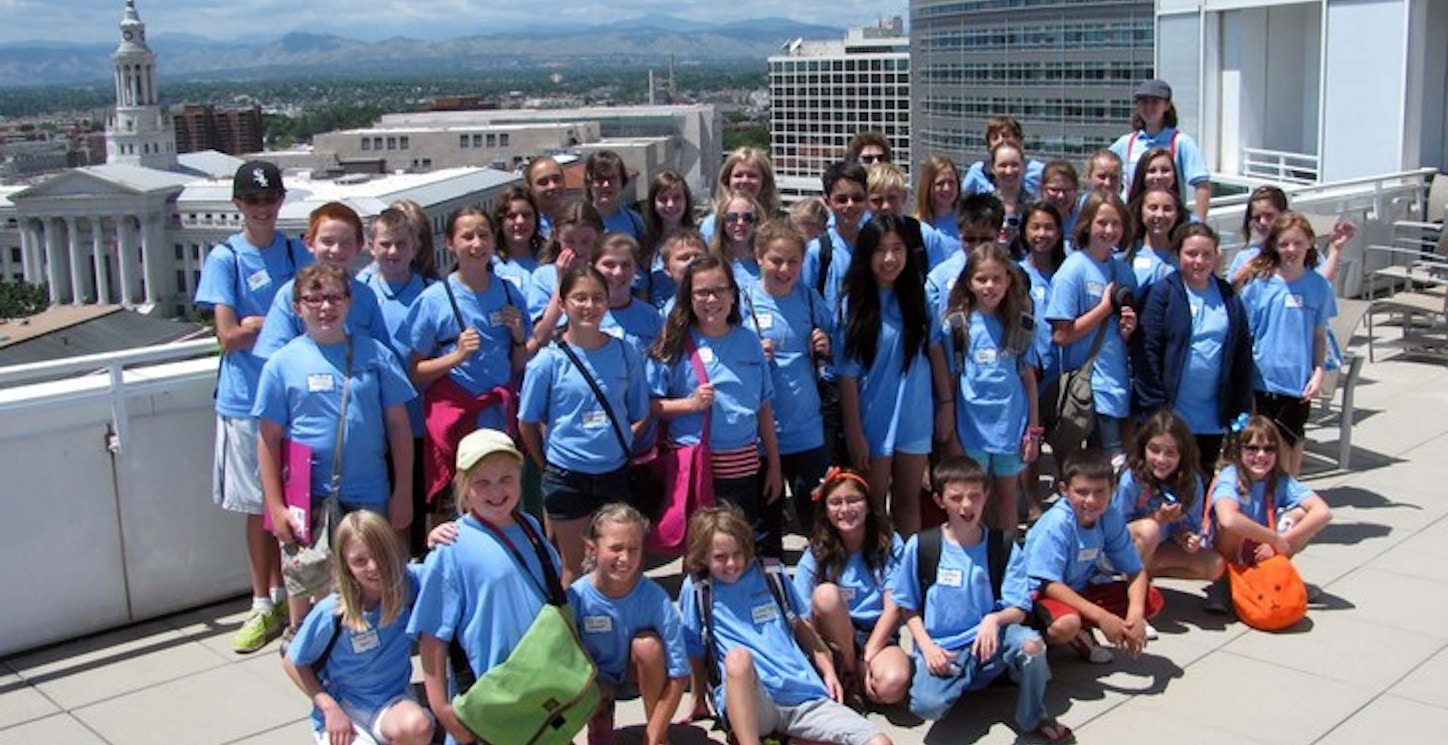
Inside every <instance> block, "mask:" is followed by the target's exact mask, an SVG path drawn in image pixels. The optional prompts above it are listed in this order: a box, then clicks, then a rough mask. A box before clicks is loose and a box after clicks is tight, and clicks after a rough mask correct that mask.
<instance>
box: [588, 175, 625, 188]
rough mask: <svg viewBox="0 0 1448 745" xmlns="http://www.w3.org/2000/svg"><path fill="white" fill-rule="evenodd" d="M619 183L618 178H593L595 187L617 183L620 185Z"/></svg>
mask: <svg viewBox="0 0 1448 745" xmlns="http://www.w3.org/2000/svg"><path fill="white" fill-rule="evenodd" d="M618 181H619V179H618V176H594V177H593V185H594V186H608V185H609V184H616V183H618Z"/></svg>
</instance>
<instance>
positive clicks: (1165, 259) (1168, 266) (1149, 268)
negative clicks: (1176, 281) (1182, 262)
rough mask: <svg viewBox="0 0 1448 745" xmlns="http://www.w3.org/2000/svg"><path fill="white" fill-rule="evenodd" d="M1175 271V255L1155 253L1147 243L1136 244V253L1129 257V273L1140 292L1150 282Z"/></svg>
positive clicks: (1143, 292)
mask: <svg viewBox="0 0 1448 745" xmlns="http://www.w3.org/2000/svg"><path fill="white" fill-rule="evenodd" d="M1174 271H1176V257H1175V256H1172V255H1171V254H1170V253H1164V254H1162V253H1157V252H1156V250H1155V249H1153V248H1152V247H1150V246H1147V245H1141V246H1138V247H1137V249H1136V255H1135V256H1132V257H1131V274H1132V276H1133V277H1135V278H1136V287H1137V289H1138V290H1140V291H1141V294H1143V295H1145V294H1146V288H1147V287H1149V286H1151V283H1153V282H1155V281H1157V280H1159V279H1161V278H1163V277H1165V276H1167V275H1169V274H1171V273H1172V272H1174Z"/></svg>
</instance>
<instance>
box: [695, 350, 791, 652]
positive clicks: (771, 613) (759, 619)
mask: <svg viewBox="0 0 1448 745" xmlns="http://www.w3.org/2000/svg"><path fill="white" fill-rule="evenodd" d="M699 351H701V352H702V351H704V350H702V349H701V350H699ZM749 616H750V617H751V618H753V619H754V622H755V623H769V622H770V621H773V620H774V619H776V618H778V617H779V609H778V608H775V607H774V603H772V602H771V603H769V604H767V605H756V606H754V607H753V608H751V609H750V611H749Z"/></svg>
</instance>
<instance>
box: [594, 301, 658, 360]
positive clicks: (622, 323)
mask: <svg viewBox="0 0 1448 745" xmlns="http://www.w3.org/2000/svg"><path fill="white" fill-rule="evenodd" d="M598 325H599V328H601V329H603V333H605V334H608V335H609V336H612V337H614V338H616V339H622V340H624V341H626V342H628V343H629V344H630V345H631V346H632V347H633V348H634V349H637V350H638V352H639V354H643V355H647V354H648V352H649V347H651V346H653V343H654V340H655V339H657V338H659V332H660V331H663V329H664V317H663V316H661V315H659V310H658V308H655V307H654V306H652V305H649V304H648V303H645V302H643V301H642V300H631V301H630V302H629V304H628V305H625V306H623V307H621V308H609V309H608V313H606V314H605V315H604V316H603V320H602V321H599V324H598Z"/></svg>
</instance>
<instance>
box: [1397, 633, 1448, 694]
mask: <svg viewBox="0 0 1448 745" xmlns="http://www.w3.org/2000/svg"><path fill="white" fill-rule="evenodd" d="M1388 693H1391V694H1392V695H1394V696H1401V697H1403V698H1410V699H1413V700H1414V701H1417V702H1419V703H1423V704H1431V705H1433V706H1437V707H1439V708H1441V709H1448V645H1444V646H1443V647H1440V648H1439V650H1438V652H1437V654H1434V655H1433V656H1432V657H1429V658H1428V659H1427V660H1426V661H1424V662H1423V663H1422V664H1421V665H1419V666H1418V667H1417V668H1416V669H1415V670H1413V672H1411V673H1408V674H1407V675H1406V676H1404V677H1403V679H1402V680H1400V681H1398V683H1397V684H1396V685H1394V686H1393V687H1392V688H1390V689H1388Z"/></svg>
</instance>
